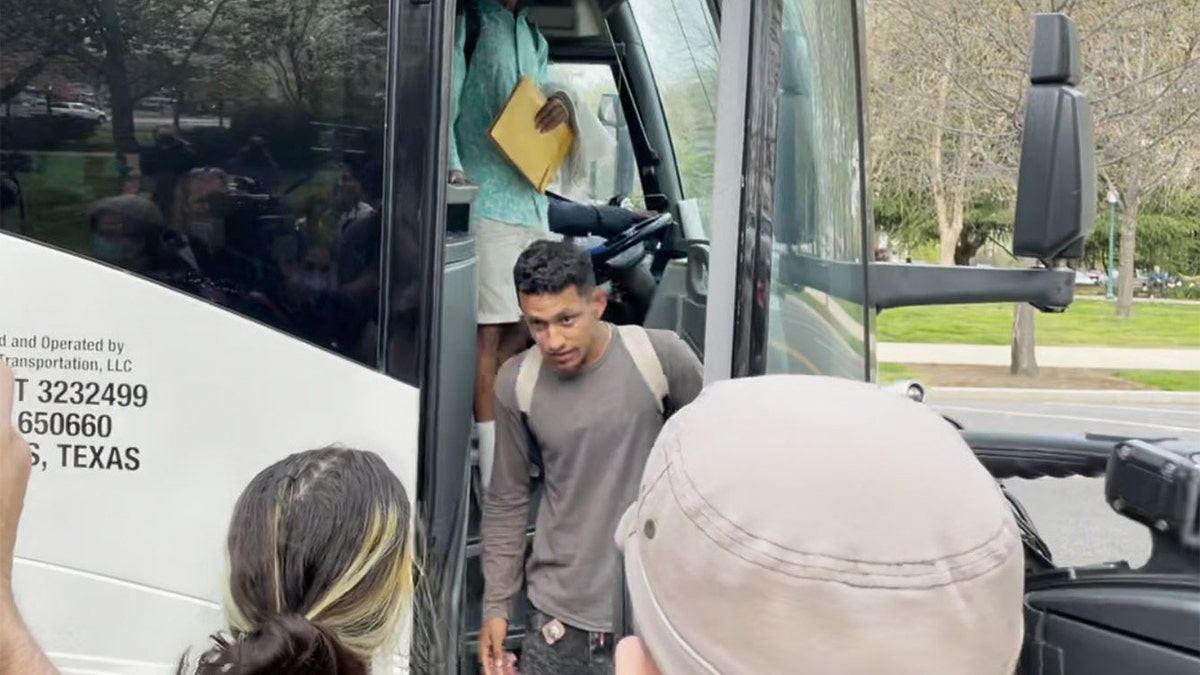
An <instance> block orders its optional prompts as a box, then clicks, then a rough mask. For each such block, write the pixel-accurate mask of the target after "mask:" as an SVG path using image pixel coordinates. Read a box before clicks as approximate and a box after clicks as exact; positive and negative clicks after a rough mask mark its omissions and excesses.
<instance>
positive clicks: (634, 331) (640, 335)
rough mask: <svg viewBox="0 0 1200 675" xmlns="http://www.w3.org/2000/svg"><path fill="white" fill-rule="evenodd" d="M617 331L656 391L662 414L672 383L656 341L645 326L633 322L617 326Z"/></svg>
mask: <svg viewBox="0 0 1200 675" xmlns="http://www.w3.org/2000/svg"><path fill="white" fill-rule="evenodd" d="M617 331H619V332H620V333H621V342H623V343H625V349H626V350H628V351H629V355H630V356H632V357H633V363H634V365H636V366H637V369H638V372H639V373H641V375H642V379H643V380H645V382H646V386H648V387H650V391H651V392H653V393H654V400H655V401H656V402H657V403H658V412H659V413H660V414H661V413H662V412H664V411H665V410H666V398H667V395H668V394H669V393H670V384H669V383H668V382H667V374H666V373H664V372H663V367H662V361H661V360H660V359H659V358H658V352H656V351H654V343H652V342H650V335H649V334H648V333H647V332H646V329H645V328H642V327H641V326H637V325H633V324H630V325H625V326H617Z"/></svg>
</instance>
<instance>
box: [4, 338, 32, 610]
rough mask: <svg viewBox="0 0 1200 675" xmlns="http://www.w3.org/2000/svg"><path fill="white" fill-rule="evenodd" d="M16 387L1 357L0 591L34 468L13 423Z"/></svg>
mask: <svg viewBox="0 0 1200 675" xmlns="http://www.w3.org/2000/svg"><path fill="white" fill-rule="evenodd" d="M15 389H16V385H15V384H14V381H13V372H12V369H10V368H9V367H8V363H7V362H6V361H5V360H4V359H0V593H5V592H7V591H8V590H10V589H11V584H12V570H13V555H14V553H15V551H16V548H17V525H18V524H19V523H20V522H21V511H22V509H23V508H24V506H25V488H26V486H27V485H29V473H30V471H31V470H32V458H31V456H30V454H29V444H28V443H26V442H25V439H23V438H21V436H19V435H18V434H17V430H16V429H15V428H14V427H13V424H12V416H13V398H14V397H15V394H16V391H15Z"/></svg>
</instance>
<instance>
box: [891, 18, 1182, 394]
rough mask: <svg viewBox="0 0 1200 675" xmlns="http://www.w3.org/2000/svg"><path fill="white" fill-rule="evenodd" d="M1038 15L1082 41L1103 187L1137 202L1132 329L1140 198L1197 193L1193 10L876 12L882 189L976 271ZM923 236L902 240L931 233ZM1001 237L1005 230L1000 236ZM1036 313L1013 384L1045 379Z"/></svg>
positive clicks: (1018, 329) (1125, 253) (1015, 144)
mask: <svg viewBox="0 0 1200 675" xmlns="http://www.w3.org/2000/svg"><path fill="white" fill-rule="evenodd" d="M1039 11H1061V12H1065V13H1067V14H1069V15H1070V16H1072V17H1073V18H1074V19H1075V21H1076V23H1077V26H1078V28H1079V31H1080V36H1081V46H1082V61H1083V63H1082V65H1083V69H1084V73H1083V78H1082V81H1081V82H1080V83H1079V88H1080V89H1081V90H1082V91H1083V92H1084V93H1085V94H1087V95H1088V97H1089V98H1090V100H1091V101H1092V105H1093V111H1094V116H1095V120H1096V131H1097V142H1098V146H1099V147H1098V166H1099V168H1100V171H1101V177H1102V180H1103V182H1104V183H1106V184H1107V185H1106V186H1105V187H1107V186H1112V187H1116V188H1118V189H1119V190H1120V192H1121V193H1122V194H1123V196H1124V198H1125V204H1124V205H1125V208H1124V215H1123V223H1122V233H1121V235H1122V236H1121V251H1122V253H1121V261H1122V267H1121V269H1122V274H1121V280H1122V281H1121V289H1122V293H1121V301H1120V302H1119V303H1118V310H1117V311H1118V314H1119V315H1125V316H1127V315H1128V314H1129V312H1130V311H1131V309H1132V302H1131V299H1132V292H1133V280H1134V274H1133V268H1134V263H1135V259H1136V257H1137V256H1138V255H1139V252H1138V248H1137V244H1136V237H1137V232H1136V228H1137V225H1138V215H1139V208H1140V203H1141V199H1142V197H1143V196H1144V195H1145V194H1146V193H1147V191H1152V190H1158V189H1159V188H1162V187H1164V186H1166V185H1169V184H1175V185H1186V184H1187V180H1188V176H1189V175H1190V173H1191V172H1193V171H1194V169H1195V167H1196V166H1197V163H1198V161H1200V160H1198V158H1200V126H1198V125H1197V116H1198V114H1200V113H1198V110H1200V96H1197V95H1196V92H1197V91H1200V81H1198V80H1197V71H1198V70H1200V64H1198V62H1197V49H1196V47H1197V43H1198V42H1200V23H1198V21H1197V17H1198V16H1200V4H1197V3H1196V2H1195V1H1194V0H1146V1H1143V2H1137V3H1129V2H1124V1H1122V0H1091V1H1089V2H1086V3H1085V2H1078V1H1070V0H1068V1H1063V2H1054V1H1050V2H1038V1H1032V0H1015V1H1007V2H1000V1H999V0H985V1H984V2H983V3H982V4H980V3H976V4H975V5H970V6H967V5H960V3H953V2H950V0H876V2H873V3H869V5H868V12H869V14H868V26H869V31H870V35H869V38H868V48H869V50H870V53H869V59H870V62H871V63H872V64H874V65H873V66H872V70H871V76H870V83H871V96H872V100H871V104H872V113H871V120H872V124H873V125H874V126H875V129H873V130H872V136H871V140H872V143H873V144H876V142H877V140H878V139H882V142H881V143H878V145H877V147H873V148H872V159H871V161H872V164H873V165H874V167H873V175H872V178H873V179H875V181H876V183H875V185H876V189H877V190H883V191H886V192H889V193H894V194H923V195H926V196H927V199H928V200H929V202H930V203H931V204H932V205H933V208H934V210H935V214H936V223H937V236H938V240H939V249H940V256H939V257H940V260H941V262H942V263H943V264H950V263H951V262H955V263H960V264H961V263H962V262H965V261H966V260H968V259H969V256H967V255H965V254H966V253H967V252H968V251H969V250H970V249H971V248H973V247H974V246H975V244H976V243H977V242H978V241H979V237H975V236H972V237H964V232H966V230H967V228H966V224H965V223H966V222H967V212H968V209H969V205H970V204H972V203H974V202H975V201H976V200H977V199H978V195H979V194H980V193H981V192H982V193H985V194H986V193H989V192H993V191H996V190H997V186H1002V187H1001V188H1000V190H999V192H1000V193H1001V194H1005V195H1012V194H1013V193H1012V191H1011V190H1012V188H1013V186H1015V176H1016V170H1017V165H1018V161H1019V152H1020V136H1021V128H1022V124H1023V118H1022V111H1023V103H1024V101H1023V99H1024V92H1025V90H1026V88H1027V86H1028V62H1029V48H1030V36H1031V26H1032V15H1033V13H1034V12H1039ZM1097 198H1099V195H1097ZM908 211H909V213H913V212H916V213H923V212H922V211H921V210H920V209H909V210H908ZM914 225H916V227H914ZM921 225H922V224H921V223H915V224H913V223H910V224H901V225H898V229H901V230H907V231H908V232H910V233H911V232H913V231H914V230H916V231H918V232H919V231H920V226H921ZM1175 231H1176V232H1180V231H1181V230H1180V229H1179V228H1176V229H1175ZM999 234H1001V230H999V229H995V230H992V231H991V232H990V233H989V235H988V237H989V238H992V237H995V236H997V235H999ZM964 239H966V241H965V242H964ZM1175 240H1176V241H1178V238H1177V237H1176V238H1175ZM956 254H957V255H956ZM1025 312H1026V310H1024V309H1022V308H1018V309H1017V310H1016V311H1015V313H1014V346H1015V345H1016V344H1017V343H1021V344H1027V345H1028V349H1014V352H1013V359H1014V361H1013V370H1014V372H1018V371H1020V372H1036V363H1035V362H1034V360H1033V359H1032V357H1033V349H1032V345H1033V330H1032V328H1033V321H1032V314H1026V313H1025Z"/></svg>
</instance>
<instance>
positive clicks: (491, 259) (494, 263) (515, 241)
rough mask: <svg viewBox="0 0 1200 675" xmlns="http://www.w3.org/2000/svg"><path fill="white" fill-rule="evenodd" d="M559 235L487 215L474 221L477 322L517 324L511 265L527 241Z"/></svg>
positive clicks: (517, 310)
mask: <svg viewBox="0 0 1200 675" xmlns="http://www.w3.org/2000/svg"><path fill="white" fill-rule="evenodd" d="M559 238H560V237H559V236H558V235H555V234H551V233H550V232H547V231H545V230H542V229H540V228H536V227H527V226H525V225H510V224H509V223H501V222H499V221H496V220H491V219H489V218H477V219H476V220H475V247H476V248H475V250H476V251H477V252H478V254H479V319H478V322H479V324H480V325H494V324H504V323H517V322H518V321H520V320H521V306H520V303H519V302H518V300H517V286H516V284H515V283H514V282H513V267H514V266H515V265H516V264H517V258H518V257H520V255H521V252H522V251H524V250H525V249H526V248H528V247H529V245H530V244H532V243H533V242H535V241H537V240H539V239H554V240H558V239H559Z"/></svg>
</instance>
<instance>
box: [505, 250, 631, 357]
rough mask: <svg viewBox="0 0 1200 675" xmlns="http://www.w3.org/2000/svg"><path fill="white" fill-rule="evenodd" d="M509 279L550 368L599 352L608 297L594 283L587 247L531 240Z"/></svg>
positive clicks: (594, 355) (530, 330)
mask: <svg viewBox="0 0 1200 675" xmlns="http://www.w3.org/2000/svg"><path fill="white" fill-rule="evenodd" d="M513 281H514V282H515V285H516V287H517V298H518V300H519V301H520V305H521V313H522V315H523V316H524V319H525V324H526V325H527V326H528V327H529V332H530V334H531V335H532V336H533V339H534V341H535V342H537V345H538V347H539V348H540V349H541V350H542V354H543V356H544V357H545V359H546V362H547V363H549V364H550V366H551V367H552V368H554V369H555V370H556V371H558V372H560V373H567V374H570V373H575V372H578V371H579V370H580V369H581V368H583V366H584V365H586V364H588V363H591V362H592V361H593V360H594V359H595V358H596V357H597V356H599V351H600V350H601V349H602V348H603V346H604V339H605V335H606V332H605V327H604V324H603V322H601V320H600V317H601V316H603V314H604V308H605V307H606V306H607V303H608V299H607V296H606V294H605V293H604V290H603V289H601V288H598V287H597V286H596V277H595V273H594V272H593V271H592V261H591V258H590V257H589V256H588V252H587V251H584V250H582V249H580V248H578V247H576V246H574V245H572V244H570V243H567V242H561V241H549V240H541V241H535V242H534V243H533V244H531V245H530V246H529V248H527V249H525V250H524V251H523V252H522V253H521V255H520V256H519V257H518V258H517V264H516V265H515V266H514V267H513Z"/></svg>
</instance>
